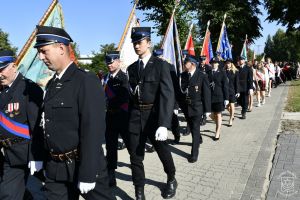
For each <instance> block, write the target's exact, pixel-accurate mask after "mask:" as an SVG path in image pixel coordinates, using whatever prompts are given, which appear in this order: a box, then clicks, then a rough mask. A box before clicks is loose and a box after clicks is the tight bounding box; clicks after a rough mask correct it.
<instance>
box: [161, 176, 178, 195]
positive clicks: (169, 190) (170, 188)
mask: <svg viewBox="0 0 300 200" xmlns="http://www.w3.org/2000/svg"><path fill="white" fill-rule="evenodd" d="M177 186H178V184H177V181H176V179H175V178H173V179H172V180H168V181H167V186H166V188H165V189H164V191H163V193H162V197H163V198H164V199H170V198H172V197H174V196H175V194H176V189H177Z"/></svg>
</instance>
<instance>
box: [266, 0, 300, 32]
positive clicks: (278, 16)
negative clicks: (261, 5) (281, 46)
mask: <svg viewBox="0 0 300 200" xmlns="http://www.w3.org/2000/svg"><path fill="white" fill-rule="evenodd" d="M265 8H266V9H267V10H268V15H269V16H268V17H267V20H269V21H271V22H273V21H277V22H278V23H281V24H282V25H283V26H287V28H288V32H290V31H293V30H295V29H298V30H300V24H299V23H300V15H299V10H300V1H299V0H294V1H293V0H265Z"/></svg>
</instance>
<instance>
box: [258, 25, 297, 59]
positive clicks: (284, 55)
mask: <svg viewBox="0 0 300 200" xmlns="http://www.w3.org/2000/svg"><path fill="white" fill-rule="evenodd" d="M264 52H265V54H266V57H270V58H271V59H272V60H275V61H299V60H300V32H299V31H289V32H284V31H283V30H281V29H278V30H277V32H276V33H275V35H274V36H272V37H271V36H268V38H267V41H266V44H265V49H264Z"/></svg>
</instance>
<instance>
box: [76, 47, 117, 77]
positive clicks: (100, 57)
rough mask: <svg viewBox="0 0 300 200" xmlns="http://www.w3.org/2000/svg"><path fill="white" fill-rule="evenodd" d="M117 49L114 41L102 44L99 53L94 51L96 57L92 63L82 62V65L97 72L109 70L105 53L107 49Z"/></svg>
mask: <svg viewBox="0 0 300 200" xmlns="http://www.w3.org/2000/svg"><path fill="white" fill-rule="evenodd" d="M115 49H116V47H115V44H114V43H111V44H104V45H100V52H99V53H96V52H93V55H94V57H93V58H92V64H90V65H88V64H86V65H83V64H81V66H82V67H83V68H85V69H87V70H90V71H92V72H95V73H97V72H98V71H99V70H102V71H104V72H107V67H106V64H105V53H106V52H107V51H114V50H115Z"/></svg>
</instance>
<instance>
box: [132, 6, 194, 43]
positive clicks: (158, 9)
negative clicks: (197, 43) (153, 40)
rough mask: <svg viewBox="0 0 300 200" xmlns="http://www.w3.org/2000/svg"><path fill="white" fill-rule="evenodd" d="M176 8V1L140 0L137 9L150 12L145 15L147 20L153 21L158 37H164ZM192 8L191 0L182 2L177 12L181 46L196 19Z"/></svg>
mask: <svg viewBox="0 0 300 200" xmlns="http://www.w3.org/2000/svg"><path fill="white" fill-rule="evenodd" d="M174 7H175V1H174V0H156V1H152V0H140V1H139V3H138V7H137V8H138V9H140V10H143V11H148V12H146V13H145V16H146V19H145V20H146V21H153V22H154V23H155V26H154V27H153V28H155V29H157V33H158V35H164V34H165V33H166V30H167V27H168V24H169V21H170V18H171V16H172V13H173V10H174ZM192 7H193V6H192V4H191V3H190V0H181V1H180V4H179V5H178V6H177V9H176V12H175V17H176V23H177V28H178V30H180V31H179V38H180V42H181V45H184V44H185V41H186V39H187V35H188V32H189V24H190V23H191V21H192V20H193V19H195V16H194V13H193V12H191V11H192ZM196 38H197V37H196Z"/></svg>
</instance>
